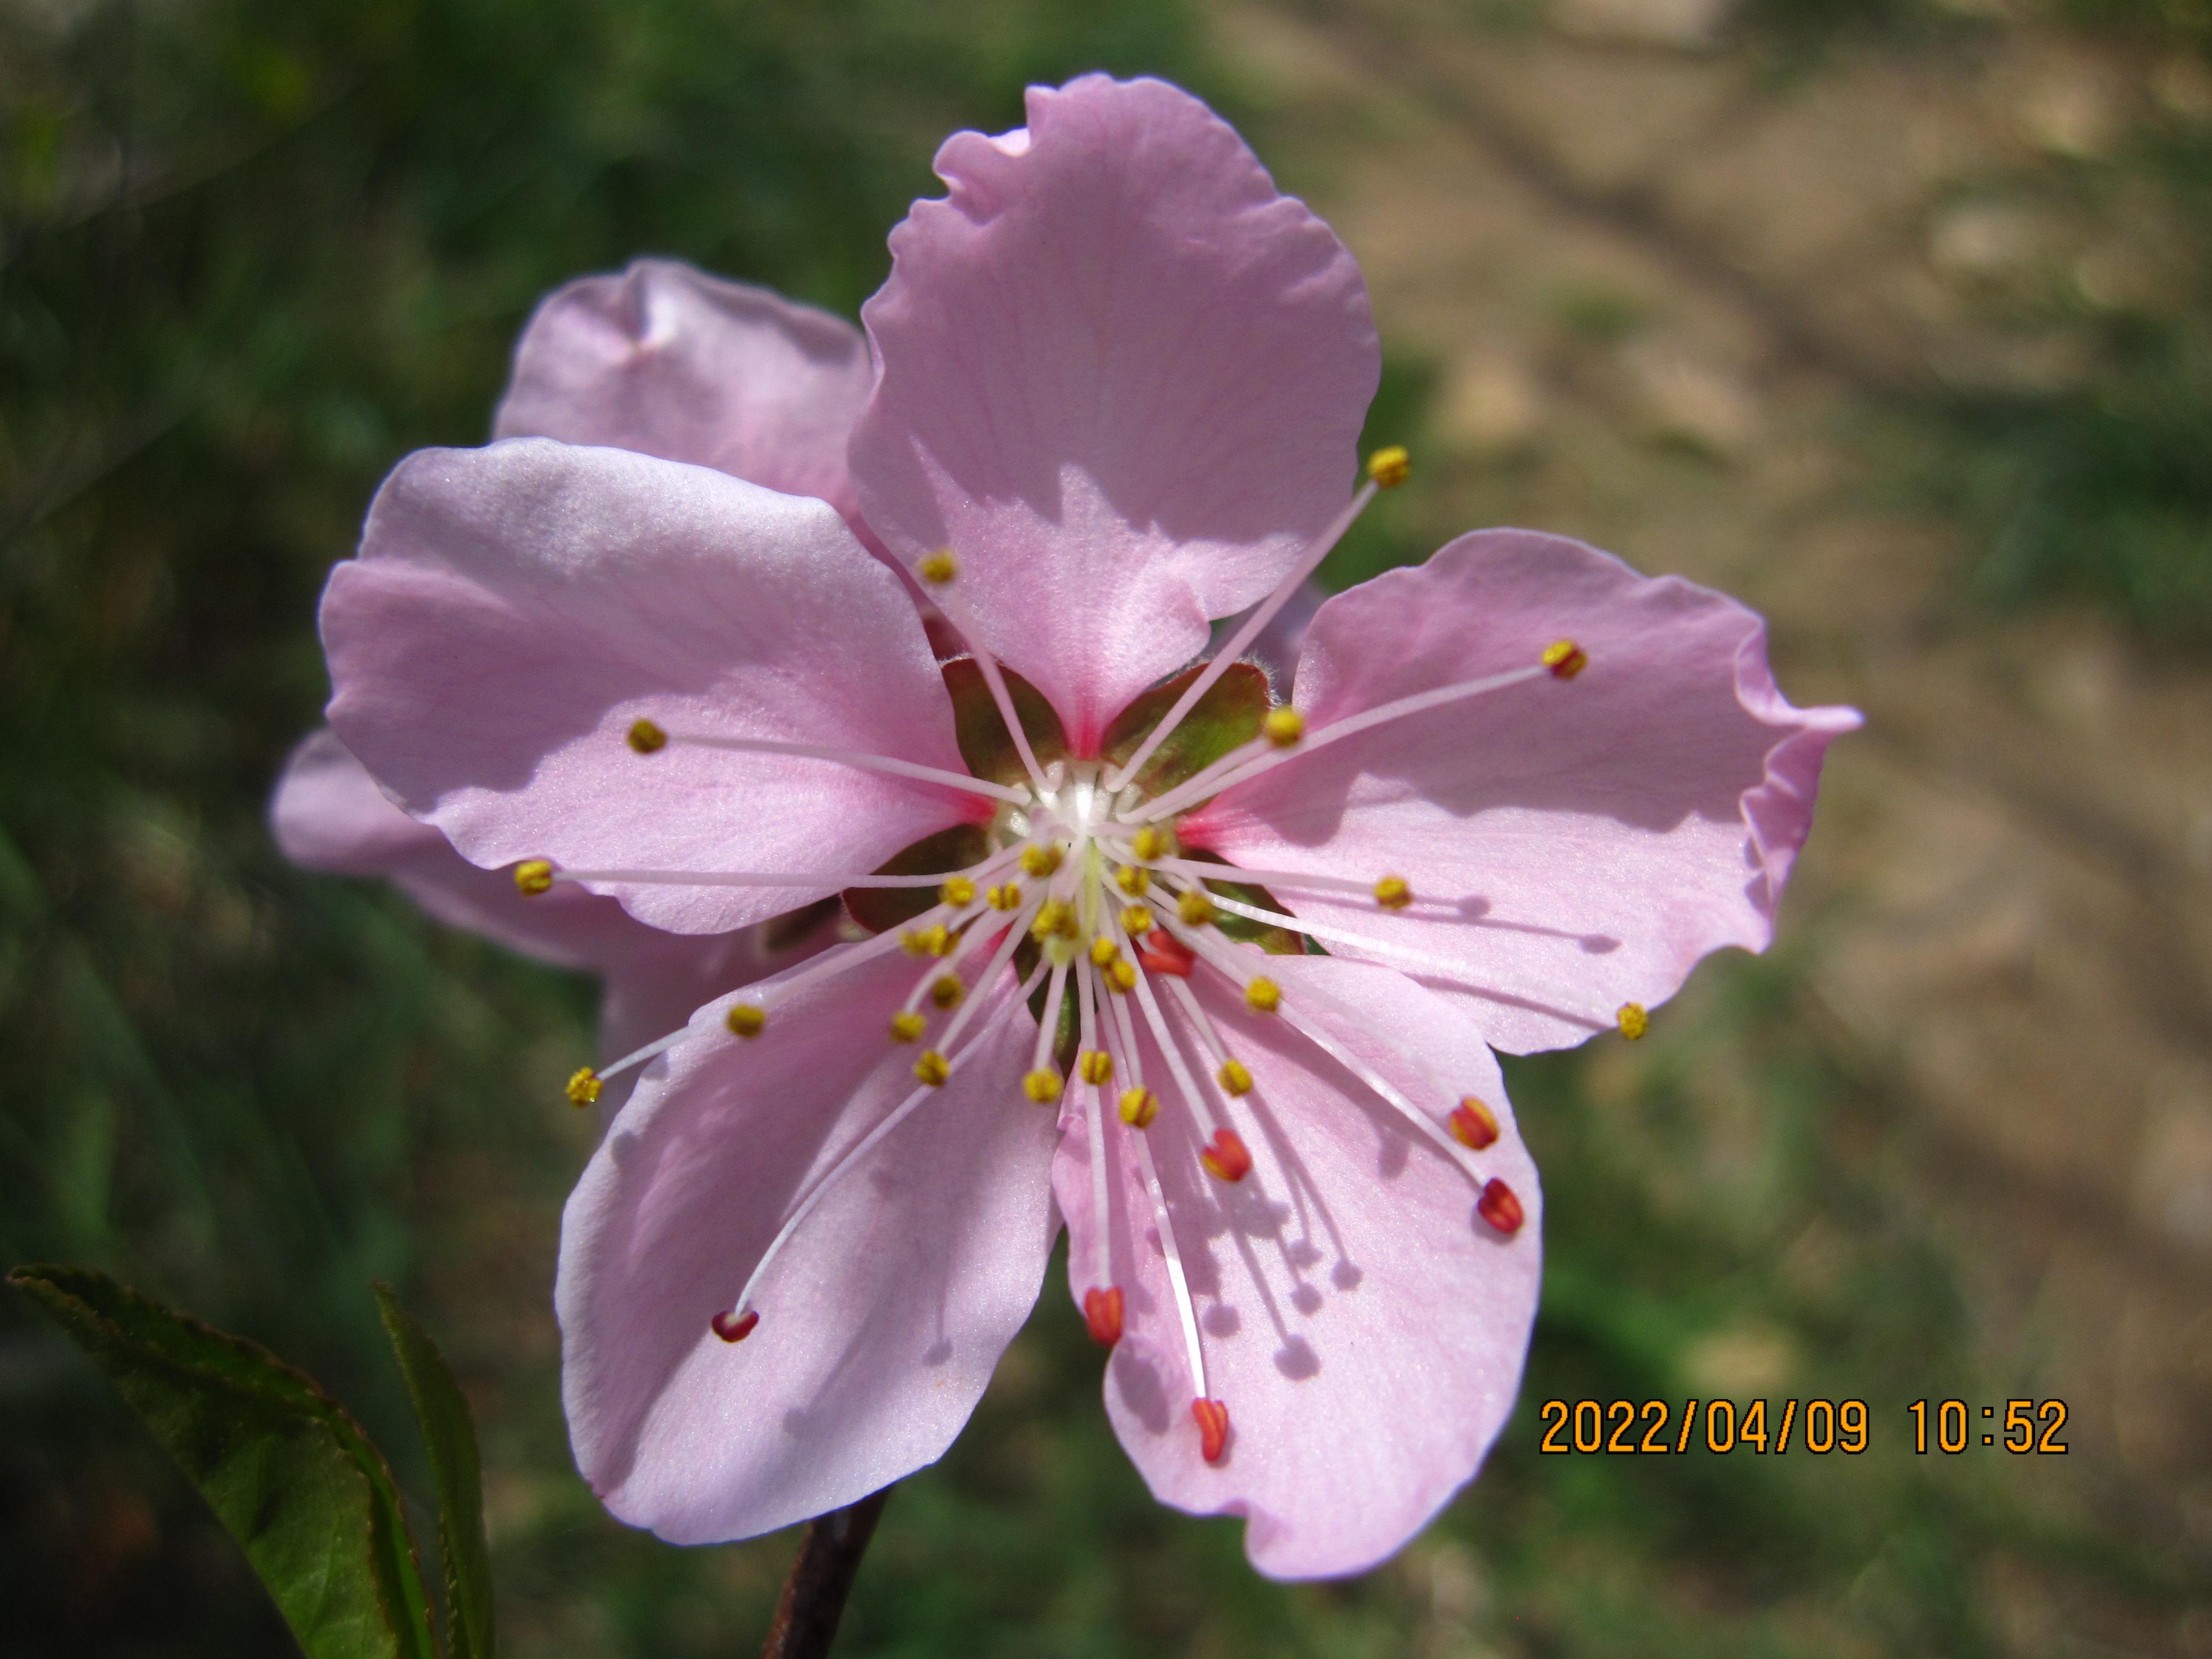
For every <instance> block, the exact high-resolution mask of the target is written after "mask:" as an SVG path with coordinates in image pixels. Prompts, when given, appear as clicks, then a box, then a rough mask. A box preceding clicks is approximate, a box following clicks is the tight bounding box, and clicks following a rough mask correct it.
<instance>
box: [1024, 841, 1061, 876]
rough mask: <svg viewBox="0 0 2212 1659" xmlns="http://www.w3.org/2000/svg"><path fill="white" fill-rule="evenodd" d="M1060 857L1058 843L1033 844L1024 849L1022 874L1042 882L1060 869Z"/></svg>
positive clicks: (1043, 842)
mask: <svg viewBox="0 0 2212 1659" xmlns="http://www.w3.org/2000/svg"><path fill="white" fill-rule="evenodd" d="M1060 857H1061V854H1060V844H1059V843H1058V842H1049V841H1042V842H1031V843H1030V845H1029V846H1027V847H1024V848H1022V872H1023V873H1024V874H1025V875H1030V876H1035V877H1036V878H1038V879H1040V880H1042V878H1045V877H1047V876H1048V875H1050V874H1052V873H1053V872H1054V871H1055V870H1057V869H1059V868H1060Z"/></svg>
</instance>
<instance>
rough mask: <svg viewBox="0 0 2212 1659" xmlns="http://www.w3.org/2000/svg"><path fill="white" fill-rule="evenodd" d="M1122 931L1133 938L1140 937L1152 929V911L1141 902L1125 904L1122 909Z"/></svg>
mask: <svg viewBox="0 0 2212 1659" xmlns="http://www.w3.org/2000/svg"><path fill="white" fill-rule="evenodd" d="M1121 931H1122V932H1123V933H1127V934H1128V935H1129V937H1130V939H1132V940H1136V939H1142V938H1143V937H1144V936H1145V935H1146V933H1151V932H1152V911H1151V910H1150V909H1149V908H1147V907H1146V906H1144V905H1141V904H1131V905H1127V906H1125V907H1124V908H1122V911H1121Z"/></svg>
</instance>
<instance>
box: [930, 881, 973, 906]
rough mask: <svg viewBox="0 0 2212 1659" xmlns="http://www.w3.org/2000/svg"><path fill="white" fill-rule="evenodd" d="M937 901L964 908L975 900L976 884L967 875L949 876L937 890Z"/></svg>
mask: <svg viewBox="0 0 2212 1659" xmlns="http://www.w3.org/2000/svg"><path fill="white" fill-rule="evenodd" d="M937 902H939V904H949V905H951V907H952V908H954V909H956V910H958V909H963V908H965V907H967V906H968V905H970V904H972V903H974V902H975V883H974V882H972V881H970V880H969V879H968V878H967V877H965V876H949V877H947V878H945V884H944V885H943V886H941V887H939V889H938V890H937Z"/></svg>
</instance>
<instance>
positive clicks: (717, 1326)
mask: <svg viewBox="0 0 2212 1659" xmlns="http://www.w3.org/2000/svg"><path fill="white" fill-rule="evenodd" d="M759 1323H760V1316H759V1315H758V1314H757V1313H750V1312H747V1313H718V1314H716V1315H715V1316H714V1317H713V1318H712V1319H710V1320H708V1324H709V1325H711V1326H713V1327H714V1334H715V1335H717V1336H719V1337H720V1338H721V1339H722V1340H723V1341H725V1342H742V1341H744V1340H745V1339H746V1338H747V1337H749V1336H750V1335H751V1334H753V1327H754V1326H756V1325H757V1324H759Z"/></svg>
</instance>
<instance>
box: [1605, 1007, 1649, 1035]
mask: <svg viewBox="0 0 2212 1659" xmlns="http://www.w3.org/2000/svg"><path fill="white" fill-rule="evenodd" d="M1613 1018H1616V1019H1618V1020H1619V1021H1620V1034H1621V1036H1625V1037H1626V1038H1627V1039H1628V1040H1629V1041H1630V1042H1635V1041H1636V1039H1637V1038H1638V1037H1640V1036H1643V1035H1644V1033H1645V1032H1646V1031H1648V1030H1650V1029H1651V1016H1650V1013H1649V1012H1646V1011H1645V1009H1644V1005H1643V1004H1642V1003H1640V1002H1624V1003H1622V1004H1621V1005H1620V1012H1618V1013H1617V1014H1615V1015H1614V1016H1613Z"/></svg>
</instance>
